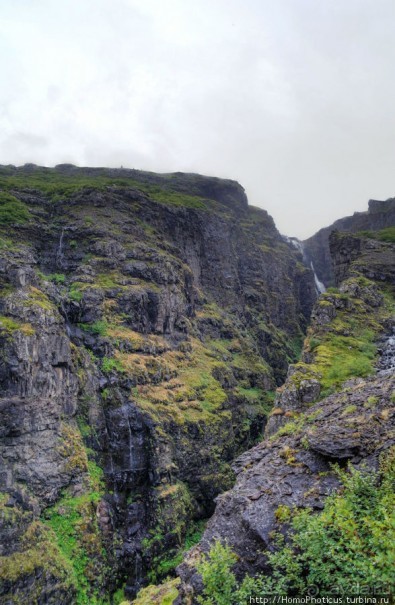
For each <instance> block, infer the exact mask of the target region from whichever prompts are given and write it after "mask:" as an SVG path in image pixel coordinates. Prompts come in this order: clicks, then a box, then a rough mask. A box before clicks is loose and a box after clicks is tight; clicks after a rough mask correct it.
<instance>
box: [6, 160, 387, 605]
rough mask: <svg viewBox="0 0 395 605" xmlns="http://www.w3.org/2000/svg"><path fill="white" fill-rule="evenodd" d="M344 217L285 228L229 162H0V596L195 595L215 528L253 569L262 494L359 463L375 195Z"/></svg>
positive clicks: (370, 372) (375, 304) (318, 482)
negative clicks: (195, 168) (177, 168)
mask: <svg viewBox="0 0 395 605" xmlns="http://www.w3.org/2000/svg"><path fill="white" fill-rule="evenodd" d="M361 215H362V216H363V218H362V219H361V218H360V216H359V214H358V215H354V219H352V220H351V219H350V220H348V219H347V220H346V219H343V222H341V221H340V222H339V221H338V222H337V223H335V225H334V226H333V228H327V230H326V231H325V230H323V231H321V232H319V233H318V234H316V236H314V237H313V238H310V240H308V241H306V242H303V243H301V245H300V246H299V245H296V246H295V241H291V240H292V239H294V238H286V237H284V236H282V235H281V234H280V233H279V232H278V231H277V229H276V227H275V224H274V221H273V219H272V218H271V217H270V216H269V215H268V214H267V212H266V211H265V210H262V209H260V208H255V207H252V206H249V205H248V201H247V198H246V195H245V192H244V190H243V188H242V187H241V186H240V185H239V184H238V183H236V182H234V181H230V180H223V179H217V178H214V177H204V176H200V175H196V174H182V173H174V174H167V175H158V174H154V173H148V172H141V171H137V170H127V169H105V168H77V167H75V166H72V165H69V164H64V165H59V166H57V167H55V168H43V167H39V166H35V165H32V164H28V165H25V166H23V167H19V168H16V167H14V166H2V167H0V290H1V292H0V342H1V358H0V385H1V386H0V388H1V392H0V416H1V429H0V431H1V433H0V450H1V468H0V511H1V516H0V544H1V551H0V561H1V566H0V569H1V571H0V603H3V604H4V605H18V604H19V603H29V604H30V603H31V604H32V605H35V604H37V605H41V604H44V603H50V604H51V603H53V604H55V603H56V604H57V605H59V604H60V605H63V604H64V605H72V604H77V605H83V604H89V605H91V604H92V605H104V604H114V605H118V603H121V602H122V601H125V600H126V599H127V600H129V601H130V602H132V600H133V599H135V598H136V595H137V594H138V593H139V591H140V590H141V589H143V590H142V591H141V593H140V595H139V597H137V600H136V603H137V602H139V601H138V599H140V602H141V603H143V602H147V603H150V602H152V603H161V602H163V603H165V602H172V601H169V600H167V601H165V599H170V596H171V598H172V599H173V596H174V600H178V602H179V603H193V602H196V598H197V596H198V595H199V594H200V593H201V590H202V584H201V578H200V575H199V573H198V572H197V567H196V561H197V559H198V558H199V557H201V556H204V553H207V552H208V551H209V549H210V547H211V545H212V544H213V542H214V541H215V540H216V539H218V537H220V538H221V539H223V540H226V541H227V543H228V544H229V545H230V546H231V547H232V548H233V549H234V551H235V552H236V554H237V556H238V562H237V565H236V572H237V574H238V575H239V576H240V577H242V576H243V575H245V574H254V573H257V572H258V571H261V570H265V569H267V562H266V558H265V549H270V534H271V532H272V531H273V529H274V528H275V527H276V526H277V525H278V518H277V517H278V515H277V517H276V511H277V510H278V507H279V506H297V507H309V506H310V507H312V508H313V509H314V510H320V509H321V508H322V506H323V501H324V500H325V498H326V496H327V495H328V493H330V491H331V490H332V489H335V488H336V487H338V484H339V483H338V479H337V478H336V475H335V473H333V472H332V471H331V463H332V462H336V461H340V462H341V463H342V464H343V463H345V462H346V461H351V462H352V463H353V464H355V465H356V466H358V465H361V464H363V463H367V464H368V465H370V467H371V468H374V469H375V468H377V467H378V464H379V462H378V461H379V458H380V455H381V454H382V452H383V451H384V450H387V449H388V448H390V447H391V446H392V445H393V435H394V432H393V431H394V412H393V396H394V395H393V393H394V377H393V368H394V336H393V334H394V325H395V324H394V304H393V303H394V298H393V296H394V284H395V254H394V239H391V238H392V235H391V234H392V231H391V229H393V227H394V224H395V220H394V201H393V200H388V201H387V202H371V203H370V206H369V212H367V213H361ZM355 217H356V218H355ZM328 251H329V252H328ZM328 254H330V257H331V259H332V260H329V256H328ZM312 260H313V261H314V270H315V272H316V274H315V272H314V271H313V270H312V266H311V263H312ZM320 282H323V283H322V284H321V285H322V287H318V285H317V283H318V284H319V283H320ZM324 286H325V287H326V291H325V292H324V289H325V288H324ZM369 400H370V401H371V402H373V403H372V404H371V405H370V406H368V407H365V404H366V401H369ZM345 410H349V411H348V412H347V413H345ZM350 410H351V411H350ZM357 427H358V429H357ZM306 493H307V494H309V495H307V496H306ZM185 553H187V554H185ZM169 576H170V578H171V579H170V580H168V582H167V585H166V584H161V583H162V581H164V580H165V579H166V578H168V577H169ZM146 585H150V586H149V587H148V588H144V587H145V586H146ZM144 591H148V592H146V593H145V594H146V595H148V596H146V599H147V600H146V601H144V600H141V599H144V598H145V597H144ZM149 591H151V592H149ZM166 591H167V592H166ZM156 594H157V595H159V596H155V595H156ZM141 595H143V596H141ZM166 595H167V596H166ZM169 595H170V596H169ZM176 602H177V601H176Z"/></svg>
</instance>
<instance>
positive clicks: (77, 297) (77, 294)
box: [69, 283, 83, 302]
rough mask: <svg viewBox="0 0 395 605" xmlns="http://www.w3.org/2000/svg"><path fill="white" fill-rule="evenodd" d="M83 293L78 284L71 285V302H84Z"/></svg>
mask: <svg viewBox="0 0 395 605" xmlns="http://www.w3.org/2000/svg"><path fill="white" fill-rule="evenodd" d="M82 296H83V295H82V292H81V290H80V288H79V286H78V284H76V283H74V284H71V287H70V292H69V297H70V299H71V300H74V302H80V301H81V300H82Z"/></svg>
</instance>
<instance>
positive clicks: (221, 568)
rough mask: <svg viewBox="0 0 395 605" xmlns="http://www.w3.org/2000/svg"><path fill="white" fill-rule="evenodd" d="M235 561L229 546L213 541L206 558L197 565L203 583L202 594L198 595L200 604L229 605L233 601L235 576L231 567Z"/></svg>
mask: <svg viewBox="0 0 395 605" xmlns="http://www.w3.org/2000/svg"><path fill="white" fill-rule="evenodd" d="M235 562H236V555H235V554H234V553H233V552H232V550H231V549H230V548H229V546H223V545H222V544H221V542H219V541H218V542H214V544H213V546H212V547H211V549H210V552H209V554H208V556H207V558H206V560H204V561H201V562H200V563H199V565H198V571H199V573H200V574H201V576H202V580H203V584H204V590H203V595H201V596H199V597H198V602H199V603H200V604H201V605H229V604H230V603H233V602H234V601H233V597H234V591H235V588H236V577H235V575H234V574H233V573H232V572H231V568H232V565H233V564H234V563H235Z"/></svg>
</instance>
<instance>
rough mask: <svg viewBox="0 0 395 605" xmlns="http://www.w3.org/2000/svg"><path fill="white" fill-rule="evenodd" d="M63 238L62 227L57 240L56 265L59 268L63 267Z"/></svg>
mask: <svg viewBox="0 0 395 605" xmlns="http://www.w3.org/2000/svg"><path fill="white" fill-rule="evenodd" d="M63 236H64V227H62V231H61V234H60V238H59V246H58V250H57V252H56V265H57V266H58V267H60V268H62V267H63Z"/></svg>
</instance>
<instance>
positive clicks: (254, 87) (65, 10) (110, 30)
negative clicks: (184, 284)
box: [0, 0, 395, 238]
mask: <svg viewBox="0 0 395 605" xmlns="http://www.w3.org/2000/svg"><path fill="white" fill-rule="evenodd" d="M394 21H395V5H394V3H393V2H391V1H390V0H378V1H377V0H376V1H373V0H359V1H358V2H357V1H356V0H350V1H348V2H347V3H345V2H341V1H340V0H333V1H332V2H330V3H328V2H325V1H323V0H320V1H318V2H317V1H316V0H300V1H299V2H294V1H293V0H280V1H278V2H274V1H270V0H249V2H247V3H242V2H241V0H228V1H227V2H225V0H217V1H216V2H215V3H212V2H209V1H208V0H199V2H197V3H196V2H190V1H189V2H185V1H182V0H169V1H168V2H166V3H161V2H159V0H146V1H144V2H142V1H141V0H140V1H139V0H113V1H111V2H110V1H109V0H96V1H95V2H93V0H84V1H83V2H80V1H77V0H69V1H68V2H67V3H60V2H51V1H50V0H42V1H41V2H37V1H36V0H23V1H20V2H17V3H6V2H1V3H0V33H1V52H0V66H1V71H2V82H3V86H2V89H1V91H0V107H1V111H0V124H1V134H0V162H2V163H5V164H7V163H14V164H17V165H18V164H23V163H25V162H35V163H37V164H46V165H50V166H53V165H55V164H57V163H61V162H72V163H75V164H78V165H91V166H92V165H96V166H100V165H105V166H113V167H119V166H121V165H123V166H128V167H134V168H140V169H147V170H154V171H177V170H182V171H193V172H200V173H206V174H215V175H217V176H223V177H227V178H232V179H236V180H238V181H239V182H240V183H241V184H242V185H243V186H244V187H245V188H246V191H247V194H248V197H249V200H250V203H251V204H254V205H257V206H260V207H264V208H266V209H267V210H268V211H269V212H270V214H272V215H273V216H274V218H275V220H276V224H277V225H278V227H279V229H280V231H281V232H283V233H287V234H288V235H297V236H298V237H300V238H304V237H307V236H310V235H312V234H313V233H314V232H315V231H317V230H318V229H319V228H320V227H322V226H324V225H327V224H330V223H332V222H333V221H334V220H335V219H336V218H338V217H339V216H344V215H346V214H351V213H352V212H353V211H354V210H358V209H361V207H362V205H363V204H364V203H366V202H367V200H368V199H369V198H376V199H386V198H388V197H390V196H392V195H393V193H394V183H393V165H394V148H393V140H394V134H395V118H394V114H393V111H392V107H393V102H394V84H393V78H392V66H393V62H394V50H395V42H394V37H393V30H394Z"/></svg>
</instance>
